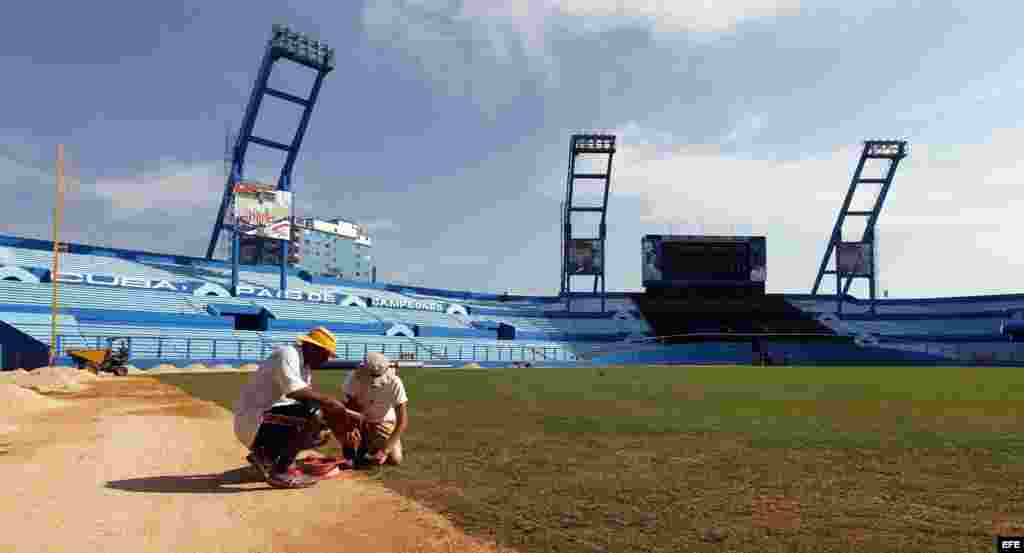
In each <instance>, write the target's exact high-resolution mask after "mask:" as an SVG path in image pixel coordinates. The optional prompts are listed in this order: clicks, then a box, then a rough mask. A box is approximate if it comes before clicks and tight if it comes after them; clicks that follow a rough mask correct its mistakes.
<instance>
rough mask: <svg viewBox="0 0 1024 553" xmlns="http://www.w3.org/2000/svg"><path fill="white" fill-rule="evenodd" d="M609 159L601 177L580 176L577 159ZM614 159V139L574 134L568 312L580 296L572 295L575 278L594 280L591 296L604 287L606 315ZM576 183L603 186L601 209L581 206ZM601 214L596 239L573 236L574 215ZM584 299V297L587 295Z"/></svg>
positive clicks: (565, 290) (566, 245)
mask: <svg viewBox="0 0 1024 553" xmlns="http://www.w3.org/2000/svg"><path fill="white" fill-rule="evenodd" d="M587 154H589V155H604V156H607V158H606V161H607V164H606V165H605V167H604V171H603V172H600V173H577V172H576V158H577V157H578V156H580V155H587ZM614 155H615V136H614V135H609V134H574V135H572V138H571V139H570V140H569V175H568V177H567V182H566V190H565V203H563V204H562V207H563V211H562V214H563V215H562V284H561V295H562V296H564V297H565V307H566V310H568V311H572V298H573V296H574V295H579V293H575V294H574V293H573V291H572V278H573V277H574V276H583V277H587V276H593V277H594V289H593V292H592V296H596V295H598V282H600V285H601V291H600V296H599V297H600V298H601V311H602V312H604V310H605V305H606V300H607V294H606V290H605V278H604V274H605V266H606V257H605V237H606V235H607V230H606V229H607V225H606V222H607V211H608V189H609V187H610V186H611V179H612V157H613V156H614ZM576 179H588V180H598V181H601V183H602V184H603V194H602V198H601V205H600V206H597V205H579V204H577V201H578V198H577V197H576V194H575V192H576ZM579 213H599V214H600V215H601V222H600V224H599V225H598V235H597V236H587V237H577V236H574V235H573V231H572V226H573V222H574V217H573V215H574V214H579ZM584 295H585V294H584Z"/></svg>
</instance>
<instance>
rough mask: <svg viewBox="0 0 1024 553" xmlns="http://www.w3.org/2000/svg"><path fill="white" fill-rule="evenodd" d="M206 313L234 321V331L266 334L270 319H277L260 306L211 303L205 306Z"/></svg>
mask: <svg viewBox="0 0 1024 553" xmlns="http://www.w3.org/2000/svg"><path fill="white" fill-rule="evenodd" d="M206 311H207V312H208V313H210V314H211V315H213V316H214V317H224V318H230V319H231V320H232V321H234V328H235V330H253V331H257V332H266V330H267V328H268V327H269V325H270V319H276V318H277V317H276V316H274V314H273V313H271V312H270V311H269V310H268V309H267V308H266V307H263V306H261V305H233V304H229V303H211V304H209V305H207V306H206Z"/></svg>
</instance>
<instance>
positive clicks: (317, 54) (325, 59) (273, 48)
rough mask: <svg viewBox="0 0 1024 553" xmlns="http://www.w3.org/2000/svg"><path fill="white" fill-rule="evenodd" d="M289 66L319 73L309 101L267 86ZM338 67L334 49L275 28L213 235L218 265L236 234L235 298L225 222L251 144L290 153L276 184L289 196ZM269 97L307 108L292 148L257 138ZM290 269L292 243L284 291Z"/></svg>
mask: <svg viewBox="0 0 1024 553" xmlns="http://www.w3.org/2000/svg"><path fill="white" fill-rule="evenodd" d="M285 60H287V61H291V62H294V63H297V64H299V65H302V66H305V67H308V68H310V69H312V70H313V71H316V80H315V81H314V82H313V89H312V91H311V92H310V93H309V96H306V97H302V96H296V95H293V94H289V93H288V92H284V91H281V90H277V89H274V88H271V87H269V86H267V80H268V79H269V78H270V72H271V70H272V69H273V66H274V63H276V62H278V61H285ZM334 63H335V58H334V49H333V48H328V46H327V44H325V43H322V42H320V41H318V40H313V39H312V38H310V37H307V36H305V35H302V34H300V33H296V32H294V31H291V30H289V29H288V28H287V27H285V26H284V25H274V26H273V30H272V33H271V37H270V41H269V42H268V43H267V48H266V51H265V52H264V54H263V61H262V62H261V63H260V69H259V73H258V74H257V75H256V83H255V85H254V86H253V89H252V93H251V95H250V96H249V104H248V105H247V106H246V108H245V117H244V118H243V119H242V126H241V129H240V130H239V133H238V138H237V139H236V140H235V145H234V148H233V150H232V156H231V171H230V173H229V174H228V181H227V184H226V185H225V188H224V197H223V199H221V202H220V210H219V211H218V212H217V220H216V221H214V224H213V235H212V236H211V237H210V245H209V247H208V248H207V249H206V258H207V259H213V253H214V250H215V249H216V247H217V240H218V239H219V238H220V233H221V230H222V229H224V228H225V227H227V228H228V230H230V231H232V232H231V234H232V235H233V238H232V247H231V261H232V271H231V288H232V293H233V294H234V293H235V292H236V290H237V287H238V247H239V244H238V232H237V231H236V229H235V228H233V226H232V223H227V224H226V223H225V221H224V217H225V216H226V215H227V214H228V212H229V211H228V210H229V208H230V207H231V202H232V198H233V190H234V186H235V184H236V183H238V182H240V181H241V180H242V178H243V175H244V169H245V154H246V151H247V149H248V147H249V144H256V145H259V146H263V147H265V148H271V149H274V150H279V151H282V152H285V154H286V157H285V161H284V166H283V167H282V168H281V174H280V176H279V177H278V180H277V188H278V190H281V191H286V192H287V191H290V190H291V175H292V168H293V167H294V166H295V158H296V156H298V153H299V148H300V147H301V146H302V138H303V136H305V134H306V128H307V127H308V126H309V118H310V116H311V115H312V113H313V106H314V105H316V99H317V96H318V95H319V93H320V85H321V84H322V83H323V80H324V77H325V76H327V74H328V73H330V72H331V70H332V69H334ZM264 96H273V97H275V98H278V99H280V100H284V101H286V102H291V103H294V104H297V105H299V106H301V107H302V108H303V110H302V116H301V118H300V119H299V126H298V129H297V130H296V131H295V135H294V136H293V137H292V139H291V142H289V143H283V142H277V141H275V140H270V139H268V138H264V137H259V136H255V135H253V134H252V132H253V127H254V125H255V124H256V117H257V115H258V114H259V110H260V104H262V102H263V98H264ZM287 265H288V241H287V240H282V241H281V290H285V289H286V288H287V271H286V268H287Z"/></svg>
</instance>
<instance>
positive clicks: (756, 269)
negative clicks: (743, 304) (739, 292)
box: [643, 235, 765, 287]
mask: <svg viewBox="0 0 1024 553" xmlns="http://www.w3.org/2000/svg"><path fill="white" fill-rule="evenodd" d="M643 257H644V261H643V263H644V267H643V281H644V286H679V287H685V286H748V285H759V284H760V285H763V283H764V281H765V239H764V237H759V236H673V235H648V236H645V237H644V239H643Z"/></svg>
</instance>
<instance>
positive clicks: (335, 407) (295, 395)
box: [288, 386, 363, 420]
mask: <svg viewBox="0 0 1024 553" xmlns="http://www.w3.org/2000/svg"><path fill="white" fill-rule="evenodd" d="M288 397H290V398H292V399H295V400H298V401H305V402H309V403H312V404H314V405H319V406H320V408H321V409H323V410H324V413H325V414H327V415H330V416H338V415H343V416H346V417H351V418H354V419H356V420H361V419H362V417H363V416H362V415H361V414H359V413H358V412H356V411H353V410H351V409H348V408H346V407H345V404H344V403H342V402H341V401H339V400H337V399H335V398H333V397H331V396H329V395H327V394H325V393H323V392H320V391H318V390H316V389H315V388H313V387H312V386H307V387H305V388H302V389H299V390H296V391H294V392H292V393H290V394H288Z"/></svg>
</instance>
